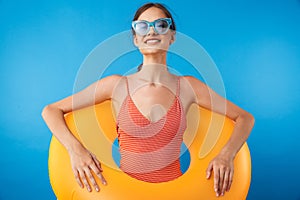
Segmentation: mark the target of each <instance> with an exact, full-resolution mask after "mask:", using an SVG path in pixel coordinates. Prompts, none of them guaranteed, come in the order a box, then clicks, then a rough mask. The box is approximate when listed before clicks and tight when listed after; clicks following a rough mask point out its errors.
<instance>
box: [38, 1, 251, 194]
mask: <svg viewBox="0 0 300 200" xmlns="http://www.w3.org/2000/svg"><path fill="white" fill-rule="evenodd" d="M165 17H166V16H165V14H164V12H163V11H162V10H160V9H158V8H155V7H151V8H149V9H147V10H146V11H145V12H143V13H142V14H141V15H140V17H139V18H138V20H147V21H149V22H152V21H154V20H156V19H159V18H165ZM149 38H156V39H159V40H160V42H158V43H155V44H151V45H150V44H146V43H145V41H146V40H147V39H149ZM174 41H175V31H172V30H169V31H168V32H167V33H166V34H164V35H158V34H157V33H156V32H155V31H154V30H153V27H151V28H150V31H149V33H148V34H147V35H145V36H139V35H134V44H135V45H136V46H137V47H138V48H139V50H140V52H141V53H142V55H143V67H142V69H141V70H140V71H139V72H137V73H134V74H131V75H128V76H127V78H128V83H129V87H130V95H131V97H132V99H133V101H134V102H135V104H136V106H137V107H138V109H139V110H140V112H141V113H142V114H143V115H144V116H145V117H147V118H148V119H149V120H151V121H157V120H159V119H160V118H161V117H162V116H163V115H164V114H165V113H166V112H167V110H168V108H169V107H170V106H171V104H172V102H173V100H174V98H175V97H174V94H175V92H176V87H177V85H176V83H177V82H176V80H177V76H176V75H173V74H171V73H169V71H168V70H167V67H166V66H167V65H166V57H167V56H166V55H167V50H168V48H169V46H170V45H171V44H172V43H173V42H174ZM180 79H181V80H180V96H179V97H180V100H181V102H182V105H183V108H184V111H185V113H186V112H187V111H188V109H189V107H190V106H191V105H192V104H193V103H196V104H198V105H199V106H201V107H204V108H207V109H210V110H212V111H214V112H217V113H220V114H223V115H226V116H227V117H229V118H230V119H232V120H234V121H235V128H234V130H233V133H232V136H231V137H230V139H229V141H228V142H227V143H226V145H225V146H224V147H223V148H222V150H221V151H220V153H219V154H218V155H217V156H216V157H215V158H214V159H213V160H212V161H211V162H210V163H209V165H208V167H207V170H206V175H207V179H210V178H211V176H212V172H213V178H214V190H215V192H216V196H220V195H224V194H225V192H226V191H229V189H230V186H231V183H232V179H233V173H234V166H233V160H234V158H235V156H236V154H237V152H238V151H239V149H240V148H241V147H242V145H243V144H244V142H245V141H246V139H247V138H248V136H249V134H250V132H251V129H252V127H253V125H254V118H253V116H252V115H251V114H250V113H248V112H246V111H245V110H243V109H241V108H240V107H238V106H237V105H235V104H233V103H232V102H230V101H228V100H226V99H224V98H223V97H221V96H220V95H218V94H217V93H216V92H214V91H213V90H212V89H211V88H209V87H208V86H207V85H205V84H204V83H202V82H201V81H200V80H198V79H196V78H194V77H192V76H180ZM149 94H150V95H149ZM126 95H127V90H126V82H125V81H124V78H123V77H122V76H120V75H112V76H108V77H105V78H103V79H100V80H98V81H97V82H95V83H93V84H91V85H90V86H88V87H87V88H85V89H84V90H82V91H80V92H78V93H76V94H74V95H71V96H69V97H66V98H64V99H62V100H60V101H57V102H55V103H52V104H49V105H47V106H45V108H44V109H43V112H42V116H43V118H44V120H45V122H46V124H47V125H48V127H49V129H50V130H51V132H52V133H53V135H54V136H55V137H56V138H57V139H58V140H59V141H60V142H61V143H62V144H63V146H64V147H65V148H66V149H67V151H68V153H69V155H70V158H71V165H72V169H73V172H74V176H75V178H76V180H77V182H78V184H79V185H80V186H81V187H84V186H85V187H86V188H87V189H88V191H92V186H93V187H94V189H95V190H96V191H99V190H100V187H99V184H98V183H97V182H96V180H97V179H96V177H98V178H99V180H100V181H101V183H102V184H103V185H106V184H107V183H106V180H105V178H104V176H103V174H102V172H103V170H102V168H101V164H100V162H99V161H98V160H97V158H96V156H95V155H93V154H92V153H91V152H90V151H89V150H87V149H86V148H85V147H84V146H83V145H82V144H81V143H80V142H79V141H78V140H77V139H76V138H75V137H74V136H73V134H72V133H71V132H70V131H69V129H68V128H67V126H66V124H65V121H64V117H63V116H64V114H65V113H67V112H71V111H72V110H77V109H81V108H84V107H87V106H91V105H94V104H98V103H101V102H103V101H105V100H111V101H112V103H113V110H114V113H115V114H116V115H117V113H119V111H120V108H121V104H122V102H123V101H124V99H125V97H126ZM145 95H147V98H145ZM72 102H73V103H72ZM225 107H226V109H225ZM88 179H89V181H90V183H91V185H90V184H89V183H88V181H87V180H88ZM98 182H99V181H98Z"/></svg>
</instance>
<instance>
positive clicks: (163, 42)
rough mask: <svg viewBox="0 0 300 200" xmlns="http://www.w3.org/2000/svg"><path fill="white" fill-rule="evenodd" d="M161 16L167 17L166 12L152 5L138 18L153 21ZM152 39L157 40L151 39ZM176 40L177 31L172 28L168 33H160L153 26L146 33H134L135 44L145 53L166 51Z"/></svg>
mask: <svg viewBox="0 0 300 200" xmlns="http://www.w3.org/2000/svg"><path fill="white" fill-rule="evenodd" d="M160 18H166V15H165V13H164V12H163V11H162V10H161V9H159V8H156V7H151V8H149V9H147V10H146V11H144V12H143V13H142V14H141V15H140V16H139V18H138V19H137V20H146V21H148V22H153V21H154V20H157V19H160ZM151 39H155V40H152V41H151ZM174 40H175V31H173V30H171V29H169V30H168V31H167V33H165V34H161V35H160V34H158V33H156V32H155V31H154V28H153V27H150V31H149V32H148V33H147V34H146V35H144V36H141V35H138V34H135V35H134V44H135V45H136V46H137V47H138V48H139V50H140V52H141V53H142V54H143V55H147V54H157V53H165V52H166V51H167V50H168V49H169V46H170V44H172V43H173V42H174Z"/></svg>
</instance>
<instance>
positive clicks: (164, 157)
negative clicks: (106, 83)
mask: <svg viewBox="0 0 300 200" xmlns="http://www.w3.org/2000/svg"><path fill="white" fill-rule="evenodd" d="M123 78H124V79H125V83H126V88H125V91H126V94H127V95H126V96H125V99H124V101H123V102H122V104H121V107H120V110H119V113H118V115H117V119H116V129H117V133H118V140H119V145H120V155H121V161H120V163H121V165H120V168H121V169H122V170H123V171H124V172H125V173H127V174H128V175H130V176H132V177H134V178H137V179H139V180H143V181H147V182H164V181H169V180H173V179H175V178H177V177H179V176H181V175H182V172H181V170H180V163H179V156H180V147H181V144H182V141H183V133H184V131H185V129H186V116H185V111H184V108H183V106H182V102H181V99H180V97H179V95H180V78H179V77H177V76H174V77H172V78H175V81H173V79H170V80H171V83H173V84H172V87H170V89H168V86H167V85H165V86H162V85H161V84H160V83H157V84H147V85H142V87H141V88H139V89H137V90H136V92H135V91H132V90H131V88H132V87H130V86H131V85H130V84H129V81H128V77H123ZM174 83H175V84H174ZM174 86H175V88H173V87H174ZM174 89H175V91H174ZM137 94H139V96H137ZM135 96H137V97H141V96H142V97H143V98H140V99H139V100H138V102H139V103H140V105H138V104H137V103H136V102H135V101H136V99H135V98H134V97H135Z"/></svg>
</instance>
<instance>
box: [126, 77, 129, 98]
mask: <svg viewBox="0 0 300 200" xmlns="http://www.w3.org/2000/svg"><path fill="white" fill-rule="evenodd" d="M125 79H126V89H127V95H129V94H130V93H129V84H128V78H127V76H125Z"/></svg>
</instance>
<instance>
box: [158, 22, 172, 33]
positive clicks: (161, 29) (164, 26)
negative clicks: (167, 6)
mask: <svg viewBox="0 0 300 200" xmlns="http://www.w3.org/2000/svg"><path fill="white" fill-rule="evenodd" d="M155 28H156V30H157V32H158V33H166V32H167V31H168V29H169V24H168V22H167V21H166V20H159V21H157V22H156V23H155Z"/></svg>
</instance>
